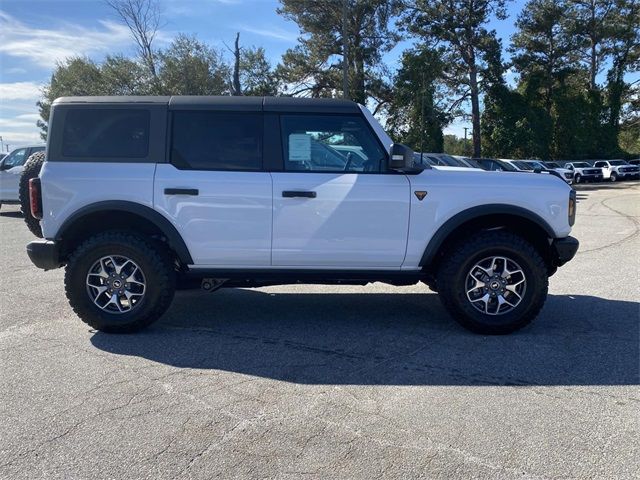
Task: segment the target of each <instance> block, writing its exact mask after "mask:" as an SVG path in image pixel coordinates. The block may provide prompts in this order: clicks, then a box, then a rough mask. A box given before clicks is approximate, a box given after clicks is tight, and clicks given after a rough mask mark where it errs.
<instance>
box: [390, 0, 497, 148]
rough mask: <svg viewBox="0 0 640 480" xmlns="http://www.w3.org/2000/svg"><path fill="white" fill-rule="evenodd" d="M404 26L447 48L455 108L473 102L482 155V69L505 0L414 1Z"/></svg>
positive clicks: (448, 81) (445, 57)
mask: <svg viewBox="0 0 640 480" xmlns="http://www.w3.org/2000/svg"><path fill="white" fill-rule="evenodd" d="M406 5H407V7H408V8H406V10H405V12H404V15H403V16H402V26H403V28H404V29H405V30H406V31H408V32H409V33H411V34H413V35H415V36H416V37H417V38H418V39H419V40H420V41H421V42H423V43H425V44H428V45H434V44H437V45H440V46H441V47H442V48H443V60H444V65H445V67H444V75H443V77H444V79H445V80H446V84H447V85H448V86H449V90H450V96H451V97H453V103H452V108H451V110H455V109H456V107H458V106H459V105H462V104H464V103H466V102H467V101H469V102H470V103H471V123H472V126H473V152H474V156H478V157H479V156H480V155H481V141H480V138H481V132H480V95H481V93H482V88H481V87H482V86H481V79H480V77H479V72H480V70H481V69H482V68H483V57H484V54H485V53H486V51H487V48H491V46H492V42H494V39H495V31H489V30H487V28H486V24H487V23H488V22H489V20H490V19H491V18H492V17H497V18H500V19H504V18H505V0H476V1H469V0H412V1H408V2H406Z"/></svg>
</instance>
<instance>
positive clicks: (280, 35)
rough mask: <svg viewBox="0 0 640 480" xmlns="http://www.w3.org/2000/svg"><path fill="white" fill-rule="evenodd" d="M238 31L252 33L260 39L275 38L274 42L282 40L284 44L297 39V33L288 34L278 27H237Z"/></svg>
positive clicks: (288, 32)
mask: <svg viewBox="0 0 640 480" xmlns="http://www.w3.org/2000/svg"><path fill="white" fill-rule="evenodd" d="M238 28H239V29H240V30H244V31H245V32H250V33H254V34H256V35H260V36H261V37H269V38H275V39H276V40H284V41H286V42H295V41H296V40H297V39H298V33H296V32H290V31H288V30H285V29H283V28H280V27H271V28H258V27H252V26H249V25H239V26H238Z"/></svg>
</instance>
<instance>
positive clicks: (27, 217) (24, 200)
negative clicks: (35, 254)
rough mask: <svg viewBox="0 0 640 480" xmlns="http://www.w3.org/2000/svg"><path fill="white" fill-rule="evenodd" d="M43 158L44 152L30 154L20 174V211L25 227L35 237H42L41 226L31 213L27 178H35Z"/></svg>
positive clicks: (40, 168) (38, 173)
mask: <svg viewBox="0 0 640 480" xmlns="http://www.w3.org/2000/svg"><path fill="white" fill-rule="evenodd" d="M44 160H45V152H43V151H42V152H36V153H34V154H33V155H31V156H30V157H29V158H28V159H27V161H26V163H25V164H24V170H23V171H22V175H21V176H20V187H19V192H18V193H19V198H20V210H21V211H22V218H24V223H26V224H27V228H28V229H29V230H30V231H31V233H33V234H34V235H35V236H36V237H38V238H42V228H41V227H40V220H38V219H37V218H34V217H33V215H31V205H30V202H29V180H31V179H32V178H36V177H37V176H38V175H40V170H42V164H43V163H44Z"/></svg>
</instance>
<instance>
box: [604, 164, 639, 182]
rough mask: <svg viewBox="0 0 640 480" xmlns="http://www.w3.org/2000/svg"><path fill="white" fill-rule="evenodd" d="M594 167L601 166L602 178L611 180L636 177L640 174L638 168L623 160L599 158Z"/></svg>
mask: <svg viewBox="0 0 640 480" xmlns="http://www.w3.org/2000/svg"><path fill="white" fill-rule="evenodd" d="M594 167H598V168H601V169H602V173H603V178H604V179H605V180H609V181H611V182H616V181H618V180H630V179H638V177H639V176H640V168H639V167H637V166H635V165H631V164H629V163H627V162H625V161H624V160H599V161H597V162H596V163H595V164H594Z"/></svg>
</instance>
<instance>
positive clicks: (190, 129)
mask: <svg viewBox="0 0 640 480" xmlns="http://www.w3.org/2000/svg"><path fill="white" fill-rule="evenodd" d="M171 163H172V164H173V165H175V166H176V167H177V168H180V169H189V170H260V169H261V168H262V115H261V114H259V113H234V112H204V111H195V112H191V111H177V112H174V113H173V132H172V143H171Z"/></svg>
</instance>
